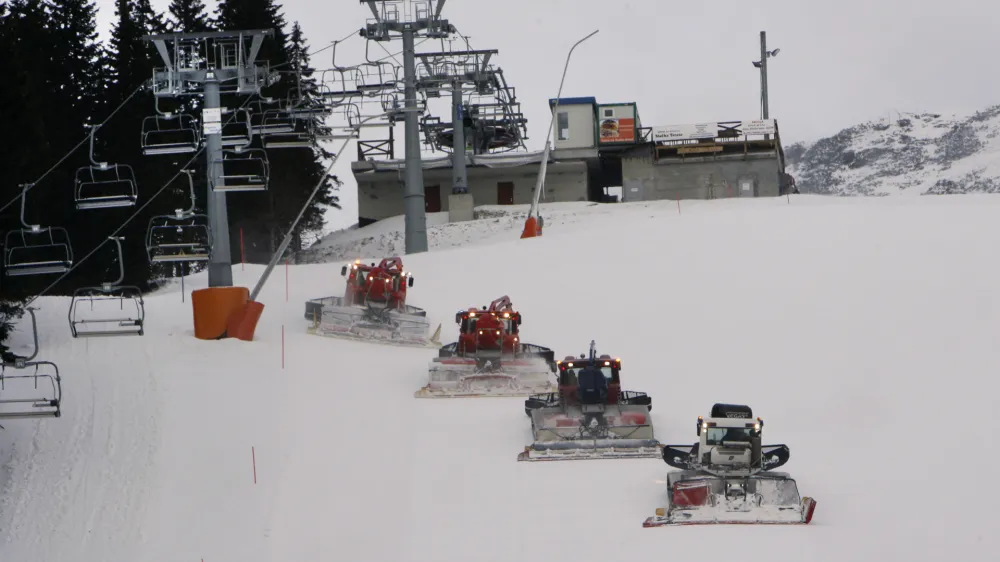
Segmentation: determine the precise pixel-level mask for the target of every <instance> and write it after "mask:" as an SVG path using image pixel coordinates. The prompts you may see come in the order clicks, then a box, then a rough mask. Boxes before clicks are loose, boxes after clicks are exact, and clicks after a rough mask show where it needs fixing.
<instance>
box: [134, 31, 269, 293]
mask: <svg viewBox="0 0 1000 562" xmlns="http://www.w3.org/2000/svg"><path fill="white" fill-rule="evenodd" d="M273 35H274V30H273V29H253V30H238V31H216V32H211V31H210V32H200V33H167V34H162V35H145V36H143V40H145V41H147V42H151V43H152V44H153V45H154V46H155V47H156V50H157V52H159V54H160V57H161V58H162V59H163V63H164V65H165V66H163V67H158V68H155V69H154V70H153V95H154V96H155V97H156V98H181V97H194V96H202V97H203V101H204V103H203V106H202V123H201V126H202V129H203V139H204V140H203V142H204V147H205V161H206V167H207V172H208V174H207V177H208V186H209V187H208V193H207V194H206V207H207V214H208V219H209V226H210V228H211V231H212V233H213V239H212V251H211V258H210V260H209V266H208V285H209V287H232V286H233V269H232V268H233V265H232V256H231V255H230V254H231V250H230V244H229V214H228V212H227V208H226V192H225V190H224V189H221V188H223V187H224V186H225V184H224V183H223V179H222V175H223V172H222V159H223V158H222V156H223V154H222V123H223V119H222V115H223V113H225V112H227V109H226V108H224V107H222V105H221V101H220V96H221V94H235V95H246V96H251V95H259V94H260V91H261V89H262V88H264V87H267V86H270V85H272V84H273V83H275V82H276V81H277V80H278V79H279V78H280V75H279V74H277V73H272V72H271V70H270V65H269V64H268V63H267V62H266V61H265V62H257V55H258V53H259V52H260V47H261V45H262V44H263V42H264V38H265V37H272V36H273Z"/></svg>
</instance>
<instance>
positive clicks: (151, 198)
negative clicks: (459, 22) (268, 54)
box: [0, 39, 427, 307]
mask: <svg viewBox="0 0 1000 562" xmlns="http://www.w3.org/2000/svg"><path fill="white" fill-rule="evenodd" d="M424 41H427V39H424ZM422 42H423V41H421V43H422ZM418 44H419V43H418ZM323 48H324V49H326V48H328V47H323ZM317 52H318V51H317ZM313 54H314V53H307V55H306V56H311V55H313ZM289 64H291V61H286V62H283V63H280V64H276V65H274V66H273V67H271V68H272V69H275V68H280V67H282V66H287V65H289ZM359 66H360V65H359ZM145 86H146V84H145V83H143V85H142V86H140V87H138V88H136V90H135V91H134V92H132V93H131V94H130V95H129V97H128V98H127V99H126V100H125V101H123V102H122V103H121V105H119V106H118V107H116V108H115V110H114V111H112V112H111V114H110V115H109V116H108V117H107V119H105V120H104V121H103V122H102V123H101V126H103V125H105V124H106V123H107V122H108V121H110V120H111V118H112V117H113V116H114V115H115V113H117V112H118V111H119V110H120V109H121V108H122V107H124V105H125V104H126V103H128V101H129V100H131V99H132V98H133V97H135V95H136V94H137V93H139V91H141V90H142V89H143V88H144V87H145ZM256 97H258V96H247V99H246V100H244V101H243V103H242V104H240V106H239V107H238V108H237V109H236V110H235V111H233V112H232V113H231V114H230V116H229V118H228V119H227V120H226V121H225V122H224V123H223V126H224V125H228V124H229V122H230V121H232V120H233V119H235V117H236V114H237V112H238V111H239V110H242V109H244V108H245V107H246V106H247V105H248V104H249V103H250V102H251V101H252V100H254V99H255V98H256ZM89 139H90V135H89V134H88V135H87V137H85V138H84V139H83V140H82V141H80V143H79V144H77V146H76V147H75V148H74V149H73V150H72V151H70V152H69V153H67V154H66V155H65V156H63V157H62V159H60V160H59V162H57V163H56V164H55V165H53V166H52V168H50V169H49V170H48V171H47V172H45V174H43V175H42V176H41V177H39V178H38V179H37V180H35V182H36V183H37V182H38V181H40V180H41V179H42V178H44V177H45V175H47V174H49V173H50V172H51V171H52V170H54V169H55V168H56V167H57V166H58V165H59V164H61V163H62V162H63V161H64V160H65V159H66V158H68V157H69V155H70V154H72V153H73V152H74V151H76V150H77V149H78V148H79V147H80V146H82V145H83V144H84V143H86V142H88V140H89ZM204 150H205V147H204V146H202V147H201V148H199V149H198V151H197V152H195V153H194V154H193V155H192V156H191V158H190V159H188V161H187V162H185V163H184V165H183V166H181V167H180V169H178V170H177V172H176V173H175V174H174V175H173V176H172V177H171V178H170V179H169V180H167V182H166V183H165V184H164V185H163V187H161V188H160V189H159V190H157V191H156V193H154V194H153V195H152V197H150V198H149V199H148V200H147V201H146V203H144V204H143V205H142V206H140V207H139V208H137V209H136V210H135V212H134V213H132V214H131V215H130V216H129V217H128V218H127V219H125V220H124V221H123V222H122V223H121V224H120V225H119V226H118V228H116V229H115V231H114V232H112V233H111V234H109V235H108V236H106V237H105V238H104V241H103V242H101V243H100V244H98V245H97V247H95V248H94V249H93V250H91V251H90V252H89V253H88V254H87V255H85V256H83V258H81V259H80V260H79V261H77V262H76V263H74V264H73V265H72V266H71V267H70V269H69V270H67V271H65V272H64V273H63V274H62V275H60V276H59V277H58V278H56V280H55V281H53V282H52V283H50V284H49V285H48V286H47V287H45V288H44V289H42V290H41V291H40V292H39V293H38V294H37V295H35V296H33V297H32V298H31V300H29V301H28V302H27V303H25V305H24V306H25V307H28V306H31V304H32V303H34V302H35V301H36V300H38V299H39V298H41V297H42V296H45V294H46V293H48V292H49V291H50V290H52V288H53V287H55V286H56V285H58V284H59V283H60V282H61V281H62V280H63V279H65V278H66V276H67V275H69V274H70V273H72V272H73V271H74V270H76V268H77V267H79V266H80V265H81V264H83V262H85V261H87V260H88V259H89V258H90V257H91V256H93V255H94V254H96V253H97V251H98V250H100V249H101V248H103V247H104V245H105V244H107V243H108V240H110V239H111V238H112V237H114V236H118V234H119V233H120V232H121V231H122V230H123V229H124V228H125V227H126V226H127V225H128V224H129V223H130V222H132V221H133V220H134V219H135V218H136V217H137V216H139V214H140V213H142V211H144V210H145V209H146V207H148V206H149V205H150V204H151V203H152V202H153V201H155V200H156V198H157V197H159V196H160V194H161V193H163V192H164V191H165V190H166V189H167V187H169V186H170V185H171V184H172V183H173V182H174V180H176V179H177V178H178V177H180V175H181V174H182V173H184V170H186V169H188V167H189V166H190V165H191V164H192V163H193V162H195V160H197V159H198V157H199V156H201V154H202V152H204ZM22 195H23V193H22V194H21V195H18V197H15V198H14V199H13V200H12V201H11V202H10V203H7V204H6V205H4V206H3V207H2V208H0V212H3V211H4V210H5V209H7V208H8V207H9V206H10V205H11V204H13V202H14V201H17V200H18V198H20V197H21V196H22Z"/></svg>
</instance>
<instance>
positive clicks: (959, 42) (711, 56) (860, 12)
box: [97, 0, 1000, 228]
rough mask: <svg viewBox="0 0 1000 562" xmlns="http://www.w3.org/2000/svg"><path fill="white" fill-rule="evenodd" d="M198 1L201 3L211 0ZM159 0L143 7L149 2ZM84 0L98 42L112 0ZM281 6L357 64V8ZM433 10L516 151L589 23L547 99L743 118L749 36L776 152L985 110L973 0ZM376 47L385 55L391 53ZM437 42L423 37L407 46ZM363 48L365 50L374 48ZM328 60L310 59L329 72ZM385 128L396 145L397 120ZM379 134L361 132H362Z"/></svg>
mask: <svg viewBox="0 0 1000 562" xmlns="http://www.w3.org/2000/svg"><path fill="white" fill-rule="evenodd" d="M205 3H206V5H209V6H210V9H213V10H214V6H215V2H214V1H212V0H207V1H206V2H205ZM168 4H169V0H153V5H154V6H155V7H156V8H158V9H161V10H163V9H165V8H166V6H167V5H168ZM97 5H98V8H99V10H100V15H99V18H100V20H101V31H102V37H103V36H105V35H104V34H105V33H106V32H107V30H108V29H110V22H111V20H112V18H113V16H114V0H97ZM282 6H283V8H284V14H285V18H286V19H287V21H288V25H289V28H290V27H291V23H292V22H293V21H295V20H298V21H299V22H300V24H301V25H302V28H303V30H304V31H305V34H306V38H307V39H308V41H309V44H310V47H311V48H312V49H313V50H318V49H321V48H323V47H325V46H327V45H328V44H329V43H331V42H332V41H334V40H338V39H342V38H344V37H345V36H348V35H353V36H352V38H350V39H348V40H347V41H345V42H344V43H342V44H340V45H339V46H338V48H337V64H338V65H341V66H346V65H350V64H356V63H358V62H363V59H364V47H365V44H364V40H363V39H362V38H360V37H357V31H358V30H359V29H360V28H361V27H363V26H364V24H365V20H366V18H368V17H371V13H370V11H369V10H368V8H367V6H366V5H364V4H361V3H360V2H359V1H358V0H339V1H337V2H331V1H329V0H286V1H285V2H283V3H282ZM443 14H444V15H445V17H447V18H448V19H449V21H450V22H451V23H452V24H454V25H455V26H456V27H457V28H458V30H459V31H460V32H461V33H462V34H464V35H467V36H469V37H470V41H471V45H472V47H473V48H475V49H497V50H499V54H498V56H497V57H496V59H495V62H496V64H498V65H499V66H500V67H501V68H503V70H504V76H505V77H506V79H507V81H508V83H510V84H512V85H513V86H515V87H516V93H517V97H518V99H519V101H520V102H521V104H522V110H523V111H524V113H525V115H526V117H527V118H528V136H529V140H528V141H527V145H528V148H529V149H532V150H535V149H541V148H542V147H543V145H544V137H545V129H546V127H547V125H548V121H549V115H548V112H547V105H546V103H547V100H548V98H550V97H555V94H556V91H557V90H558V88H559V78H560V74H561V73H562V68H563V64H564V61H565V57H566V53H567V52H568V50H569V48H570V47H571V46H572V44H573V43H575V42H576V41H577V40H578V39H579V38H581V37H583V36H585V35H586V34H588V33H590V32H591V31H594V30H595V29H599V30H600V32H599V33H598V34H597V35H595V36H594V37H592V38H590V39H589V40H587V41H586V42H585V43H583V44H582V45H580V47H578V48H577V49H576V51H575V52H574V54H573V58H572V60H571V62H570V67H569V72H568V74H567V77H566V84H565V86H564V87H563V96H567V97H568V96H594V97H596V98H597V100H598V102H600V103H610V102H636V103H637V104H638V108H639V115H640V118H641V121H642V125H643V126H647V127H648V126H655V125H669V124H683V123H697V122H705V121H709V122H711V121H727V120H741V119H756V118H759V117H760V106H759V95H760V90H759V86H760V74H759V71H758V70H757V69H755V68H754V67H753V66H752V64H751V62H752V61H754V60H758V59H759V58H760V32H761V31H766V32H767V43H768V49H774V48H780V49H781V52H780V53H779V55H778V56H777V57H776V58H773V59H770V61H769V65H768V85H769V97H770V114H771V117H773V118H775V119H777V120H778V124H779V127H780V130H781V136H782V141H783V144H784V145H786V146H787V145H788V144H791V143H793V142H798V141H812V140H815V139H817V138H820V137H823V136H828V135H831V134H834V133H836V132H837V131H839V130H841V129H843V128H845V127H848V126H851V125H853V124H856V123H858V122H861V121H866V120H870V119H878V118H880V117H889V116H892V117H894V116H895V115H896V113H897V112H903V113H906V112H920V111H932V112H936V113H944V114H950V113H963V112H968V111H974V110H976V109H980V108H983V107H987V106H990V105H994V104H998V103H1000V72H997V63H996V57H997V53H1000V33H998V32H997V27H996V22H997V21H998V16H1000V5H996V4H993V3H992V2H989V1H986V0H949V1H948V2H914V1H913V0H837V1H830V0H826V1H823V2H816V1H803V0H756V1H755V0H716V1H714V2H683V3H682V2H675V1H668V0H631V1H617V2H614V1H607V2H599V1H597V0H575V1H574V0H506V1H486V0H448V1H447V2H446V4H445V6H444V11H443ZM386 48H388V49H389V50H390V51H391V52H392V53H398V52H399V51H400V50H401V48H402V46H401V43H400V42H399V41H393V42H392V43H391V44H389V45H386ZM439 48H440V44H439V42H436V41H428V42H427V43H425V44H424V45H421V46H420V47H418V50H435V51H436V50H439ZM371 49H372V53H374V54H375V55H377V58H381V57H384V56H386V54H387V53H386V51H383V50H382V48H381V47H379V46H377V45H372V46H371ZM330 53H331V51H330V50H327V51H325V52H323V53H321V54H317V55H316V56H315V57H314V59H313V65H314V66H315V67H317V68H320V69H322V68H325V67H329V66H331V64H332V60H331V59H330V56H329V55H330ZM372 58H376V57H375V56H373V57H372ZM397 58H400V59H401V57H397ZM432 110H434V111H435V113H438V114H441V113H440V112H439V111H438V110H441V111H447V106H446V105H445V106H432ZM151 111H152V108H151ZM444 115H446V114H444ZM396 133H397V134H396V138H397V139H401V138H402V136H403V135H402V133H403V130H402V126H400V127H399V129H398V130H397V131H396ZM379 136H384V135H379V134H377V133H375V131H368V132H366V135H365V138H376V137H379ZM348 151H349V152H348V153H347V154H345V157H344V159H342V160H341V161H340V162H338V164H337V166H336V173H338V175H339V176H340V177H341V179H342V180H345V185H344V187H343V188H342V190H341V199H342V201H343V204H344V211H335V212H334V213H331V215H330V216H329V222H330V223H331V224H330V227H331V228H343V227H346V226H349V225H351V224H353V223H354V222H355V221H356V220H357V207H356V197H355V184H354V182H353V179H352V178H351V173H350V160H348V157H350V159H353V158H354V155H355V152H356V149H355V148H354V146H353V143H352V145H351V146H350V147H349V148H348ZM402 153H403V149H402V142H401V141H400V142H399V143H398V147H397V156H398V157H402Z"/></svg>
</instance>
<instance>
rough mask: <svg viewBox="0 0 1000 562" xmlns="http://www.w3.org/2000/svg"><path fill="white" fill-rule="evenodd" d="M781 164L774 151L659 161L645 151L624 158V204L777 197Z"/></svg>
mask: <svg viewBox="0 0 1000 562" xmlns="http://www.w3.org/2000/svg"><path fill="white" fill-rule="evenodd" d="M779 165H780V164H779V160H778V158H777V155H776V154H775V153H773V152H771V153H762V154H752V153H751V154H748V155H746V156H743V155H732V156H730V155H727V156H724V157H719V158H703V157H702V158H691V157H689V158H686V159H685V160H683V161H682V160H680V159H666V160H660V161H659V162H656V161H655V160H654V158H653V156H652V154H651V153H650V152H645V151H643V152H640V153H638V154H630V155H627V156H625V157H623V158H622V201H623V202H628V201H654V200H658V199H722V198H726V197H776V196H778V195H779V191H780V176H781V170H780V168H779Z"/></svg>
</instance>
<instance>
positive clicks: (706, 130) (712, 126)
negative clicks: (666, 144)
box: [653, 123, 719, 142]
mask: <svg viewBox="0 0 1000 562" xmlns="http://www.w3.org/2000/svg"><path fill="white" fill-rule="evenodd" d="M718 135H719V125H718V124H717V123H695V124H692V125H667V126H665V127H653V141H654V142H661V141H677V140H688V139H714V138H715V137H717V136H718Z"/></svg>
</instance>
